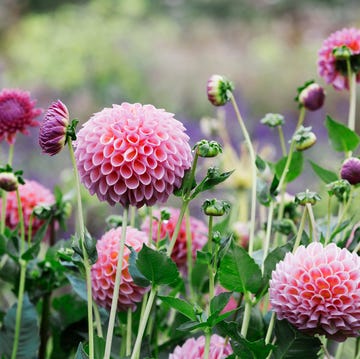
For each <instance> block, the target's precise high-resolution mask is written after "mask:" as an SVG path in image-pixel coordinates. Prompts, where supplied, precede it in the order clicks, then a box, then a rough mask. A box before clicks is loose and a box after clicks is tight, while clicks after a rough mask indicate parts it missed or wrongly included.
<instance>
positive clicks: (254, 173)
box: [230, 94, 257, 256]
mask: <svg viewBox="0 0 360 359" xmlns="http://www.w3.org/2000/svg"><path fill="white" fill-rule="evenodd" d="M230 100H231V103H232V105H233V107H234V110H235V114H236V118H237V119H238V122H239V125H240V128H241V130H242V132H243V135H244V138H245V141H246V144H247V147H248V151H249V156H250V160H251V174H252V182H253V183H252V188H251V207H250V208H251V212H250V234H249V247H248V253H249V255H250V256H251V255H252V253H253V250H254V241H255V221H256V177H257V170H256V164H255V162H256V157H255V151H254V148H253V146H252V142H251V139H250V136H249V133H248V131H247V129H246V126H245V124H244V121H243V119H242V117H241V114H240V111H239V108H238V105H237V103H236V101H235V98H234V96H233V94H231V96H230Z"/></svg>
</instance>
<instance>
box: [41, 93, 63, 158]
mask: <svg viewBox="0 0 360 359" xmlns="http://www.w3.org/2000/svg"><path fill="white" fill-rule="evenodd" d="M68 125H69V111H68V109H67V107H66V106H65V105H64V104H63V103H62V102H61V101H60V100H57V101H55V102H53V103H52V104H51V105H50V107H49V108H48V109H47V110H46V112H45V116H44V120H43V122H42V123H41V125H40V131H39V145H40V147H41V149H42V151H43V153H46V154H48V155H50V156H53V155H56V154H57V153H59V152H60V151H61V150H62V149H63V147H64V145H65V141H66V130H67V126H68Z"/></svg>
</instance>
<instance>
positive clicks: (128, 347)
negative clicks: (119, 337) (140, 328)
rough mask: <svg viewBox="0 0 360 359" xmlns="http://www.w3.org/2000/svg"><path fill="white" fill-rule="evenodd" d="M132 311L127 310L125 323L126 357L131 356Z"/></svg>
mask: <svg viewBox="0 0 360 359" xmlns="http://www.w3.org/2000/svg"><path fill="white" fill-rule="evenodd" d="M131 334H132V310H131V308H129V309H128V312H127V321H126V356H127V357H128V356H129V355H130V354H131V339H132V338H131V337H132V335H131Z"/></svg>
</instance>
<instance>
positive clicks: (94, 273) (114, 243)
mask: <svg viewBox="0 0 360 359" xmlns="http://www.w3.org/2000/svg"><path fill="white" fill-rule="evenodd" d="M121 231H122V229H121V227H118V228H116V229H115V228H112V229H110V230H109V231H108V232H106V233H105V234H104V235H103V236H102V237H101V238H100V239H99V240H98V241H97V243H96V249H97V254H98V259H97V261H96V263H95V264H94V265H93V266H92V267H91V282H92V291H93V296H94V299H95V301H96V302H97V303H98V304H99V305H100V306H102V307H104V308H107V309H110V308H111V301H112V297H113V292H114V286H115V275H116V266H117V261H118V254H119V253H118V250H119V241H120V238H121ZM147 240H148V237H147V235H146V233H144V232H142V231H139V230H137V229H136V228H132V227H127V229H126V239H125V248H124V255H123V265H122V271H121V284H120V290H119V299H118V306H117V309H118V311H127V310H128V309H131V310H133V311H134V310H135V309H136V306H137V304H138V303H139V302H141V300H142V298H143V295H144V293H145V292H147V291H148V288H144V287H139V286H137V285H136V284H135V283H134V281H133V279H132V277H131V275H130V272H129V256H130V249H129V248H128V247H132V248H133V249H134V250H135V251H136V252H139V251H140V250H141V248H142V246H143V244H144V243H146V242H147Z"/></svg>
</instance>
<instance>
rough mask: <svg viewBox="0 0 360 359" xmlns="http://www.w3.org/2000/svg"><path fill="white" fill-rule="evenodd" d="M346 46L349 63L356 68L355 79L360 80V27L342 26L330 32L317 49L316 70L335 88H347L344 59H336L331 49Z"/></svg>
mask: <svg viewBox="0 0 360 359" xmlns="http://www.w3.org/2000/svg"><path fill="white" fill-rule="evenodd" d="M341 46H346V47H347V48H348V49H349V50H350V52H351V55H350V63H351V65H352V67H353V70H354V68H357V75H356V81H357V82H360V72H359V69H360V68H359V62H360V29H355V28H349V29H348V28H344V29H342V30H339V31H336V32H334V33H332V34H331V35H330V36H329V37H328V38H327V39H326V40H325V41H324V42H323V45H322V47H321V49H320V51H319V58H318V71H319V74H320V76H322V77H323V78H324V79H325V81H326V82H327V83H329V84H332V85H333V86H334V88H335V89H336V90H342V89H344V88H347V89H348V88H349V83H348V76H347V68H346V60H345V59H337V58H336V57H335V55H334V53H333V50H334V49H336V48H339V47H341Z"/></svg>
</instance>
